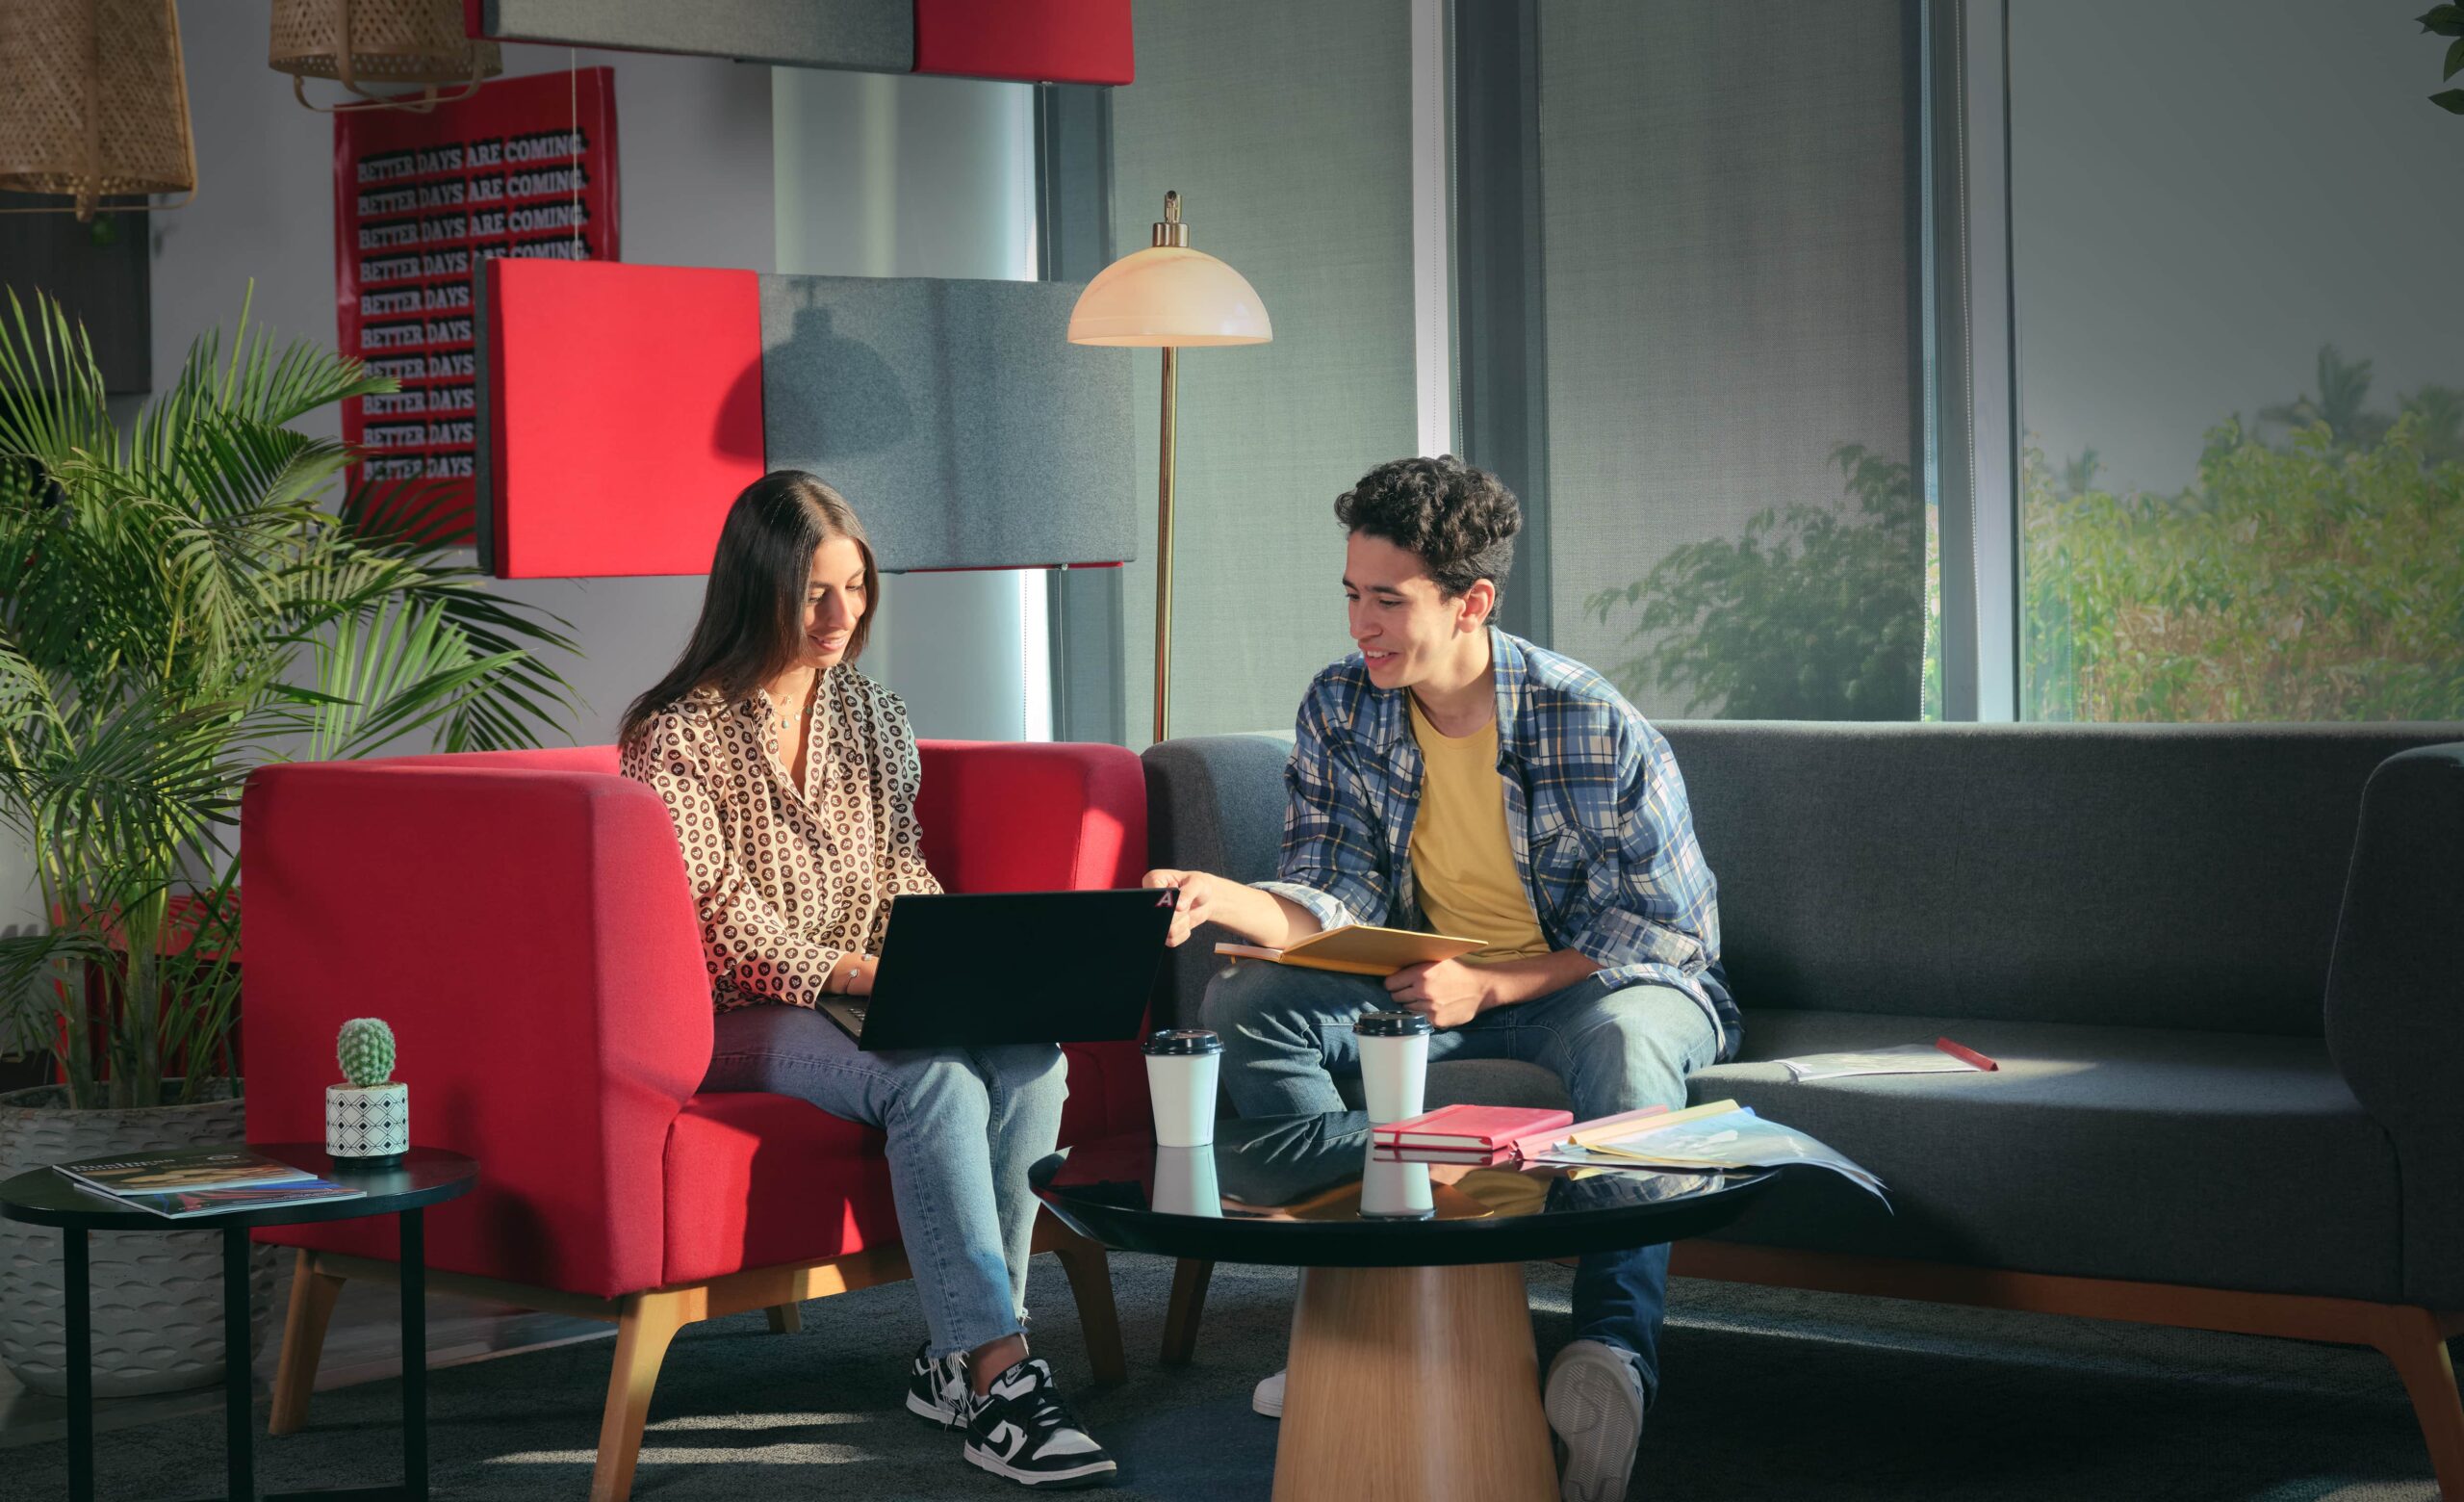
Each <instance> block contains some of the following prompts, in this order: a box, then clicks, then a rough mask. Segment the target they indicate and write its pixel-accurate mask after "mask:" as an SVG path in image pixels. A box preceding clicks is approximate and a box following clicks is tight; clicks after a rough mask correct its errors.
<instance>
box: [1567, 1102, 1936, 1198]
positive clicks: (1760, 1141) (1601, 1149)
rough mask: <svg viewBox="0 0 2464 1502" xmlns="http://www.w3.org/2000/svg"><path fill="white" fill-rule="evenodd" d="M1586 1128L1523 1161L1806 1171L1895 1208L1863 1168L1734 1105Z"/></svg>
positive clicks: (1750, 1109) (1660, 1168) (1747, 1108)
mask: <svg viewBox="0 0 2464 1502" xmlns="http://www.w3.org/2000/svg"><path fill="white" fill-rule="evenodd" d="M1609 1120H1610V1122H1611V1123H1614V1122H1615V1120H1616V1119H1615V1118H1610V1119H1609ZM1589 1125H1590V1126H1591V1128H1592V1129H1588V1130H1586V1129H1583V1128H1579V1127H1578V1128H1577V1130H1576V1131H1575V1132H1574V1134H1573V1135H1572V1136H1571V1137H1570V1138H1569V1139H1568V1140H1566V1141H1563V1142H1561V1143H1558V1144H1557V1145H1555V1146H1553V1147H1547V1148H1540V1149H1538V1150H1536V1151H1527V1152H1525V1153H1524V1155H1523V1160H1524V1161H1525V1162H1527V1163H1550V1164H1555V1165H1557V1166H1560V1167H1566V1168H1624V1169H1638V1170H1651V1171H1667V1170H1681V1171H1682V1170H1694V1171H1698V1172H1699V1171H1702V1170H1707V1169H1745V1168H1784V1167H1786V1166H1788V1165H1789V1164H1792V1163H1805V1164H1809V1165H1810V1166H1812V1167H1815V1168H1827V1169H1829V1170H1831V1171H1832V1172H1833V1173H1835V1174H1837V1175H1839V1176H1840V1177H1841V1178H1845V1179H1847V1180H1848V1181H1849V1182H1850V1183H1853V1184H1856V1185H1857V1186H1858V1187H1860V1188H1861V1189H1863V1190H1865V1191H1866V1192H1868V1193H1870V1194H1871V1195H1873V1196H1874V1198H1876V1199H1878V1200H1881V1201H1882V1202H1883V1203H1884V1204H1889V1203H1890V1197H1889V1196H1888V1195H1886V1194H1885V1193H1884V1192H1883V1181H1882V1180H1881V1179H1880V1178H1876V1177H1875V1176H1874V1174H1873V1172H1872V1171H1871V1170H1869V1169H1867V1168H1866V1167H1864V1166H1863V1165H1862V1164H1861V1163H1859V1162H1857V1161H1856V1160H1855V1159H1853V1158H1851V1157H1849V1156H1848V1155H1847V1154H1846V1153H1844V1152H1840V1151H1839V1150H1837V1149H1836V1148H1834V1147H1832V1146H1830V1145H1829V1144H1827V1143H1824V1142H1821V1141H1818V1140H1816V1139H1815V1138H1813V1137H1809V1136H1808V1135H1807V1134H1805V1133H1804V1132H1801V1131H1799V1130H1797V1129H1796V1128H1795V1127H1793V1126H1782V1125H1780V1124H1779V1123H1778V1122H1767V1121H1764V1120H1763V1119H1762V1118H1761V1117H1759V1116H1757V1115H1755V1114H1754V1108H1753V1107H1752V1106H1742V1105H1739V1104H1737V1103H1736V1102H1735V1101H1712V1102H1710V1103H1708V1104H1706V1105H1698V1106H1695V1107H1693V1108H1691V1109H1689V1110H1683V1111H1670V1112H1666V1113H1663V1114H1660V1115H1658V1116H1655V1117H1653V1118H1650V1119H1648V1120H1644V1121H1637V1122H1634V1123H1632V1124H1631V1129H1629V1130H1615V1129H1613V1128H1612V1129H1611V1130H1610V1131H1607V1132H1604V1131H1602V1130H1600V1129H1599V1127H1600V1126H1603V1125H1604V1124H1600V1123H1594V1124H1589Z"/></svg>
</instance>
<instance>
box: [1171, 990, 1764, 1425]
mask: <svg viewBox="0 0 2464 1502" xmlns="http://www.w3.org/2000/svg"><path fill="white" fill-rule="evenodd" d="M1385 1004H1386V988H1385V986H1384V985H1383V984H1382V983H1381V982H1379V981H1377V980H1373V979H1370V978H1368V977H1364V976H1359V975H1339V974H1335V973H1332V972H1330V971H1311V970H1302V969H1299V968H1298V967H1296V966H1282V965H1269V964H1262V963H1247V964H1241V965H1235V966H1233V967H1231V968H1230V969H1229V970H1226V971H1223V972H1222V973H1221V974H1219V975H1218V976H1216V977H1215V979H1214V980H1213V981H1212V982H1211V983H1210V984H1209V985H1208V986H1207V988H1206V1025H1207V1026H1209V1027H1212V1028H1214V1029H1215V1030H1216V1032H1217V1033H1219V1034H1220V1035H1221V1037H1222V1039H1223V1088H1224V1091H1225V1092H1226V1093H1227V1094H1228V1095H1230V1096H1231V1098H1232V1105H1233V1108H1234V1109H1235V1110H1237V1111H1239V1112H1240V1113H1241V1114H1242V1115H1243V1116H1281V1115H1295V1114H1302V1113H1306V1112H1311V1111H1340V1110H1342V1109H1344V1101H1343V1097H1342V1096H1340V1095H1339V1094H1337V1093H1336V1091H1335V1082H1334V1076H1335V1075H1358V1074H1359V1073H1360V1046H1359V1044H1358V1043H1356V1042H1355V1041H1354V1040H1353V1037H1352V1025H1351V1024H1352V1019H1353V1018H1355V1017H1357V1016H1359V1015H1360V1014H1361V1013H1362V1012H1366V1011H1372V1010H1375V1009H1378V1008H1381V1007H1383V1006H1384V1005H1385ZM1719 1047H1720V1039H1719V1033H1718V1030H1717V1029H1715V1028H1714V1027H1713V1026H1712V1025H1711V1019H1710V1015H1709V1014H1708V1013H1707V1012H1706V1011H1704V1009H1703V1005H1702V1003H1701V1002H1699V1001H1696V1000H1695V999H1694V998H1693V997H1689V996H1687V995H1686V994H1685V993H1684V992H1682V991H1679V990H1677V989H1675V988H1674V987H1670V986H1653V985H1643V986H1627V987H1623V988H1612V987H1610V986H1609V985H1608V984H1607V983H1605V982H1604V981H1601V980H1599V979H1597V978H1594V979H1589V980H1582V981H1578V982H1576V983H1575V984H1574V985H1571V986H1568V987H1567V988H1566V989H1564V990H1563V991H1559V992H1555V993H1553V994H1552V995H1549V996H1545V997H1537V998H1535V999H1533V1000H1530V1001H1526V1002H1523V1003H1522V1004H1520V1005H1518V1006H1505V1007H1499V1008H1497V1009H1495V1010H1493V1011H1488V1012H1483V1013H1481V1014H1480V1015H1479V1016H1478V1017H1476V1018H1474V1019H1473V1020H1472V1021H1471V1022H1469V1023H1465V1024H1464V1025H1462V1026H1460V1027H1450V1028H1447V1029H1445V1030H1444V1031H1441V1032H1439V1033H1437V1034H1436V1035H1435V1036H1433V1037H1431V1038H1430V1039H1429V1047H1428V1057H1429V1062H1430V1063H1432V1064H1434V1063H1436V1062H1437V1061H1438V1060H1440V1059H1519V1060H1521V1061H1523V1062H1524V1063H1527V1064H1537V1065H1540V1066H1541V1067H1543V1068H1545V1069H1547V1070H1549V1071H1550V1072H1551V1073H1552V1074H1554V1075H1556V1076H1557V1078H1558V1079H1560V1080H1562V1081H1564V1083H1565V1087H1566V1094H1567V1095H1568V1096H1569V1097H1571V1098H1572V1100H1573V1101H1574V1110H1575V1116H1576V1118H1577V1119H1578V1120H1583V1121H1588V1120H1590V1119H1591V1118H1593V1117H1596V1116H1611V1115H1614V1114H1616V1113H1617V1112H1619V1111H1631V1110H1637V1109H1639V1108H1641V1107H1643V1106H1646V1105H1665V1106H1667V1107H1668V1108H1669V1109H1670V1110H1678V1109H1681V1108H1682V1107H1683V1106H1684V1104H1685V1076H1686V1075H1687V1074H1688V1073H1690V1072H1692V1071H1694V1070H1698V1069H1701V1068H1703V1067H1704V1066H1706V1065H1707V1064H1709V1063H1710V1062H1711V1061H1712V1060H1713V1059H1714V1058H1716V1057H1717V1056H1718V1054H1719ZM1667 1308H1668V1248H1667V1246H1666V1245H1665V1244H1663V1245H1660V1246H1655V1247H1640V1248H1636V1249H1635V1250H1633V1251H1630V1252H1598V1253H1593V1254H1591V1255H1589V1256H1584V1257H1583V1258H1582V1259H1581V1260H1580V1261H1579V1262H1578V1263H1577V1264H1576V1267H1575V1292H1574V1316H1575V1334H1574V1337H1575V1338H1576V1339H1578V1340H1599V1341H1603V1342H1605V1343H1606V1344H1609V1345H1613V1346H1620V1347H1623V1348H1624V1349H1626V1350H1628V1351H1631V1352H1632V1353H1634V1356H1635V1358H1636V1365H1637V1367H1638V1368H1639V1369H1640V1371H1641V1373H1642V1379H1643V1395H1644V1399H1645V1401H1646V1402H1648V1401H1650V1399H1651V1398H1652V1396H1653V1395H1655V1393H1657V1391H1658V1390H1659V1329H1660V1323H1661V1320H1662V1318H1663V1317H1664V1315H1665V1314H1666V1312H1667Z"/></svg>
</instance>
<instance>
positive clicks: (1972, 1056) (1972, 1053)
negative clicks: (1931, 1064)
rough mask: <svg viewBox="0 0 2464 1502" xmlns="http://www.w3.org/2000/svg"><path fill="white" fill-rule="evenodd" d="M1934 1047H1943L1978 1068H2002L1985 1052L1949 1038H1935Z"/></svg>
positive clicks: (1946, 1051) (1960, 1059) (1951, 1054)
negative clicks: (1964, 1045) (1965, 1046)
mask: <svg viewBox="0 0 2464 1502" xmlns="http://www.w3.org/2000/svg"><path fill="white" fill-rule="evenodd" d="M1934 1047H1936V1048H1938V1049H1941V1050H1942V1051H1943V1052H1944V1053H1947V1054H1949V1055H1950V1056H1951V1057H1953V1058H1955V1059H1957V1060H1959V1061H1960V1062H1961V1063H1963V1064H1973V1065H1975V1066H1976V1067H1977V1068H1978V1069H2000V1068H2001V1067H2002V1066H2001V1065H1999V1064H1996V1063H1994V1062H1993V1061H1992V1060H1991V1059H1989V1058H1987V1057H1986V1056H1985V1055H1984V1054H1982V1053H1979V1052H1977V1051H1976V1050H1975V1049H1967V1048H1962V1047H1961V1046H1960V1045H1958V1044H1956V1043H1953V1042H1952V1041H1951V1040H1950V1039H1948V1038H1937V1039H1935V1040H1934Z"/></svg>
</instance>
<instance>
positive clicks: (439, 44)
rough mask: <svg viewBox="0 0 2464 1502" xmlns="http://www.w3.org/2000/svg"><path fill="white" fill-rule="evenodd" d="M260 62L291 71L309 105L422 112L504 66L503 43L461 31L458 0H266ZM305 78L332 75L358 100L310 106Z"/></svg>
mask: <svg viewBox="0 0 2464 1502" xmlns="http://www.w3.org/2000/svg"><path fill="white" fill-rule="evenodd" d="M267 61H268V63H269V64H270V65H271V66H272V67H273V68H274V70H275V71H277V72H282V73H289V74H290V75H291V92H292V96H293V97H294V98H295V99H297V100H298V101H299V102H300V103H301V104H302V105H306V106H307V108H309V109H312V110H327V109H331V110H412V111H418V112H423V113H424V112H425V111H428V110H433V109H435V108H436V107H437V105H438V104H439V103H440V102H443V101H450V100H454V99H467V98H469V97H470V96H471V95H472V94H474V93H476V92H477V91H478V89H479V85H480V83H481V82H483V81H484V80H487V79H491V78H494V77H496V76H497V75H498V74H499V73H501V72H503V71H504V49H503V48H501V47H500V46H498V45H497V44H496V43H495V42H493V41H483V40H477V39H473V38H470V37H467V36H465V35H463V31H462V0H273V46H272V49H271V51H270V52H269V55H268V58H267ZM311 78H330V79H334V80H335V81H337V82H339V83H340V84H341V85H342V86H343V87H344V88H345V89H347V90H349V91H351V92H352V93H355V94H357V95H359V98H358V100H357V101H355V102H349V103H344V104H337V105H330V106H328V105H317V104H309V103H308V91H307V87H306V84H307V80H309V79H311ZM369 84H391V85H397V86H399V85H407V84H417V85H421V86H423V87H422V88H421V91H419V92H417V93H377V92H374V91H371V90H370V89H368V88H367V87H366V86H367V85H369ZM441 89H450V90H452V91H453V92H451V93H440V92H439V90H441Z"/></svg>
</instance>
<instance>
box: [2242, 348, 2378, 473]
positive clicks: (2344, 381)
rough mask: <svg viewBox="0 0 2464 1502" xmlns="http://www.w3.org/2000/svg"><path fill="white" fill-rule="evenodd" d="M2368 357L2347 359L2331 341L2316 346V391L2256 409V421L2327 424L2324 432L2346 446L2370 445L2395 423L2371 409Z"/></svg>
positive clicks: (2294, 425)
mask: <svg viewBox="0 0 2464 1502" xmlns="http://www.w3.org/2000/svg"><path fill="white" fill-rule="evenodd" d="M2371 365H2372V362H2371V361H2369V360H2348V359H2346V358H2345V357H2344V356H2343V355H2342V354H2340V353H2338V352H2337V350H2336V347H2335V346H2334V345H2331V344H2328V345H2321V346H2320V347H2319V394H2318V395H2317V396H2315V397H2314V396H2312V395H2310V394H2309V393H2307V392H2304V393H2302V394H2301V395H2300V396H2297V397H2296V398H2294V399H2293V400H2292V401H2279V402H2277V403H2275V404H2274V405H2272V406H2266V407H2261V408H2260V409H2259V421H2261V422H2263V423H2273V424H2276V425H2278V426H2280V427H2288V428H2293V429H2296V430H2298V429H2300V428H2304V427H2312V426H2314V425H2316V424H2320V423H2324V424H2326V425H2327V433H2328V435H2329V436H2330V437H2331V438H2332V439H2334V441H2335V442H2337V443H2338V444H2341V445H2343V446H2345V447H2347V448H2364V449H2366V448H2370V447H2372V446H2374V445H2375V444H2376V443H2377V442H2378V441H2379V440H2380V439H2382V438H2385V437H2386V436H2387V429H2388V428H2389V427H2392V426H2394V425H2393V424H2392V423H2391V422H2390V420H2389V419H2388V417H2387V414H2386V413H2384V412H2373V411H2370V410H2369V409H2368V408H2367V407H2366V405H2365V403H2366V402H2368V401H2370V382H2371V373H2370V367H2371Z"/></svg>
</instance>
